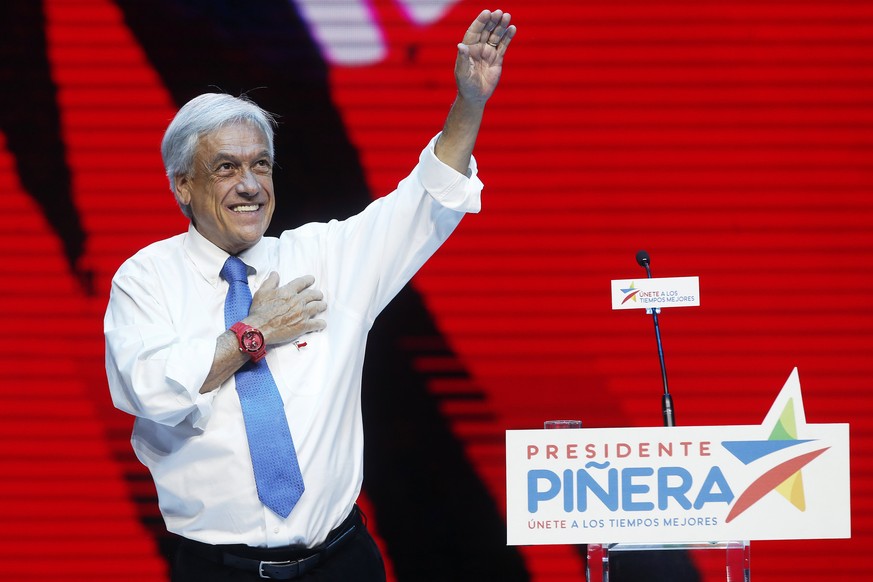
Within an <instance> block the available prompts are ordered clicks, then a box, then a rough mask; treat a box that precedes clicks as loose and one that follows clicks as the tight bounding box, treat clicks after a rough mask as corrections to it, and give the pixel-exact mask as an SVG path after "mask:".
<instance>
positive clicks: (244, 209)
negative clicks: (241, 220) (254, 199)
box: [233, 204, 259, 212]
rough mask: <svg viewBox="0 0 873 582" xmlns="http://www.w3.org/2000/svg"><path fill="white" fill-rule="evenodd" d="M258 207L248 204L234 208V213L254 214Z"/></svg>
mask: <svg viewBox="0 0 873 582" xmlns="http://www.w3.org/2000/svg"><path fill="white" fill-rule="evenodd" d="M258 208H259V206H258V205H257V204H248V205H246V206H234V207H233V211H234V212H255V211H256V210H257V209H258Z"/></svg>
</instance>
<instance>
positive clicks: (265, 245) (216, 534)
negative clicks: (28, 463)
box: [104, 138, 482, 547]
mask: <svg viewBox="0 0 873 582" xmlns="http://www.w3.org/2000/svg"><path fill="white" fill-rule="evenodd" d="M435 140H436V138H434V140H432V141H431V142H430V144H429V145H428V147H427V148H425V150H424V151H423V152H422V154H421V156H420V158H419V163H418V165H417V166H416V167H415V169H414V170H413V171H412V173H411V174H410V175H409V176H408V177H407V178H406V179H404V180H403V181H402V182H401V183H400V184H399V185H398V187H397V190H395V191H394V192H392V193H391V194H389V195H388V196H385V197H383V198H380V199H378V200H376V201H374V202H373V203H371V204H370V205H369V206H368V207H367V208H366V209H365V210H364V211H363V212H361V213H360V214H358V215H356V216H354V217H352V218H349V219H348V220H345V221H331V222H329V223H327V224H315V223H313V224H307V225H304V226H302V227H300V228H297V229H294V230H289V231H286V232H284V233H283V234H282V235H281V236H280V237H279V238H272V237H264V238H263V239H261V241H260V242H258V243H257V244H256V245H255V246H254V247H252V248H250V249H248V250H247V251H245V252H243V253H242V254H241V255H239V256H240V258H241V259H242V260H243V262H245V263H246V264H247V265H248V266H249V285H250V287H251V290H252V293H254V292H255V291H257V289H258V288H259V287H260V285H261V284H262V283H263V281H264V279H266V277H267V276H268V275H269V274H270V272H271V271H277V272H278V273H279V275H280V285H281V284H284V283H287V282H289V281H291V280H292V279H295V278H297V277H300V276H303V275H314V276H315V285H314V287H316V288H318V289H320V290H321V291H322V292H323V293H324V296H325V301H326V302H327V305H328V308H327V311H326V312H325V313H324V314H322V316H321V317H322V318H324V319H325V320H326V322H327V327H326V329H325V330H323V331H321V332H317V333H311V334H308V335H305V336H303V337H301V338H300V340H299V341H300V342H305V343H306V345H305V346H303V347H297V346H295V345H294V344H292V343H287V344H284V345H278V346H272V347H270V348H268V350H267V362H268V364H269V367H270V370H271V371H272V373H273V376H274V377H275V380H276V384H277V386H278V387H279V391H280V393H281V395H282V399H283V401H284V403H285V413H286V416H287V417H288V424H289V426H290V428H291V434H292V436H293V439H294V444H295V447H296V449H297V456H298V460H299V462H300V468H301V470H302V473H303V480H304V483H305V486H306V491H305V492H304V493H303V496H302V497H301V499H300V501H299V502H298V504H297V505H296V507H295V508H294V510H293V511H292V512H291V515H290V516H289V517H288V518H287V519H284V518H281V517H279V516H277V515H276V514H274V513H273V512H272V511H270V510H269V509H267V508H266V507H264V506H263V505H262V504H261V502H260V501H259V499H258V495H257V491H256V489H255V481H254V476H253V473H252V465H251V458H250V456H249V450H248V443H247V440H246V433H245V426H244V424H243V417H242V413H241V411H240V403H239V398H238V396H237V393H236V390H235V381H234V378H233V377H231V378H230V379H229V380H227V381H226V382H225V383H224V384H223V385H222V386H221V387H220V388H218V389H217V390H214V391H212V392H209V393H207V394H200V392H199V389H200V387H201V386H202V384H203V381H204V380H205V379H206V376H207V374H208V372H209V370H210V367H211V366H212V362H213V357H214V354H215V345H216V338H217V336H219V335H220V334H221V333H223V332H224V331H225V326H224V300H225V296H226V295H227V288H228V285H227V283H226V282H225V281H223V280H222V279H221V278H220V277H219V272H220V270H221V267H222V265H223V264H224V261H225V259H226V258H227V256H228V255H227V253H226V252H224V251H223V250H221V249H219V248H218V247H216V246H215V245H213V244H212V243H211V242H209V241H208V240H206V239H205V238H203V237H202V236H201V235H200V234H199V233H198V232H197V230H196V229H195V228H194V227H193V226H191V227H189V229H188V232H187V233H185V234H180V235H178V236H175V237H172V238H169V239H166V240H163V241H160V242H157V243H154V244H152V245H150V246H148V247H146V248H144V249H143V250H141V251H139V252H138V253H137V254H136V255H134V256H133V257H132V258H130V259H128V260H127V261H126V262H125V263H124V264H123V265H122V266H121V268H120V269H119V270H118V272H117V273H116V274H115V277H114V278H113V280H112V290H111V293H110V298H109V305H108V307H107V310H106V317H105V320H104V331H105V337H106V372H107V376H108V380H109V389H110V391H111V394H112V399H113V402H114V404H115V406H117V407H118V408H119V409H121V410H123V411H125V412H128V413H130V414H132V415H135V416H136V421H135V424H134V429H133V436H132V438H131V442H132V444H133V448H134V450H135V451H136V454H137V457H138V458H139V460H140V461H141V462H142V463H143V464H145V465H146V466H147V467H148V468H149V470H150V471H151V474H152V477H153V478H154V481H155V485H156V488H157V491H158V497H159V503H160V509H161V513H162V514H163V516H164V520H165V522H166V524H167V528H168V529H169V530H170V531H173V532H175V533H178V534H180V535H182V536H184V537H187V538H190V539H194V540H198V541H202V542H206V543H212V544H238V543H242V544H248V545H250V546H266V547H275V546H284V545H289V544H305V545H307V546H314V545H317V544H319V543H321V542H322V541H324V539H325V538H326V537H327V534H328V533H329V532H330V531H331V529H333V528H335V527H336V526H338V525H339V524H340V522H341V521H342V520H343V518H344V517H346V515H348V513H349V512H350V511H351V508H352V506H353V504H354V503H355V500H356V499H357V497H358V494H359V493H360V489H361V481H362V479H363V428H362V421H361V405H360V404H361V403H360V395H361V372H362V369H363V364H364V348H365V342H366V337H367V333H368V332H369V330H370V328H371V326H372V324H373V321H374V320H375V318H376V316H377V315H378V314H379V312H380V311H381V310H382V309H383V308H384V307H385V306H386V305H387V304H388V302H389V301H390V300H391V299H392V298H393V297H394V296H395V295H396V294H397V293H398V292H399V291H400V289H401V288H402V287H403V285H405V284H406V283H407V282H408V281H409V279H410V278H411V277H412V275H413V274H414V273H415V272H416V271H417V270H418V269H419V268H420V267H421V265H422V264H424V262H425V261H426V260H427V259H428V258H429V257H430V256H431V255H432V254H433V253H434V252H435V251H436V250H437V248H438V247H439V246H440V245H441V244H442V243H443V242H444V241H445V240H446V238H447V237H448V236H449V234H451V232H452V231H453V230H454V228H455V227H456V226H457V225H458V223H459V221H460V220H461V217H462V216H463V214H464V213H465V212H478V211H479V208H480V193H481V190H482V183H481V182H480V181H479V179H478V178H477V176H476V164H475V161H471V165H470V170H469V172H468V175H469V177H468V176H464V175H462V174H459V173H458V172H456V171H454V170H453V169H452V168H450V167H449V166H447V165H445V164H443V163H442V162H440V161H439V160H438V159H437V158H436V156H435V155H434V152H433V147H434V143H435ZM280 203H281V201H280Z"/></svg>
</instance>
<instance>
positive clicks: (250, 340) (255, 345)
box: [241, 330, 264, 352]
mask: <svg viewBox="0 0 873 582" xmlns="http://www.w3.org/2000/svg"><path fill="white" fill-rule="evenodd" d="M241 339H242V345H243V347H244V348H245V350H246V351H247V352H256V351H258V350H259V349H261V347H263V345H264V336H262V335H261V332H259V331H253V330H249V331H247V332H245V333H244V334H242V338H241Z"/></svg>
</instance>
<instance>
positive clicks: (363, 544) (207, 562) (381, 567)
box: [171, 508, 385, 582]
mask: <svg viewBox="0 0 873 582" xmlns="http://www.w3.org/2000/svg"><path fill="white" fill-rule="evenodd" d="M355 513H356V516H355V518H356V519H357V520H358V527H357V528H356V529H355V532H354V533H353V534H351V535H350V538H349V539H348V541H344V542H343V543H342V545H341V546H340V547H338V548H337V550H336V551H335V552H332V553H331V554H330V555H329V556H328V557H327V558H325V559H322V560H319V562H318V564H317V565H316V566H315V567H314V568H312V569H311V570H309V571H308V572H306V573H305V574H303V575H302V576H300V577H298V578H294V580H295V581H299V582H385V564H384V562H383V561H382V555H381V554H380V553H379V548H378V547H377V546H376V542H375V541H374V540H373V538H372V536H371V535H370V532H368V531H367V527H366V523H365V521H364V520H363V519H361V516H360V514H359V513H358V511H357V508H356V509H355ZM331 535H333V534H331ZM330 539H331V538H330V537H329V538H328V541H329V540H330ZM212 547H213V548H215V547H216V546H212ZM245 554H246V555H245V557H256V556H257V553H249V552H246V553H245ZM306 554H307V552H306V551H305V550H304V551H300V550H291V551H290V552H289V553H288V555H287V557H285V556H283V557H282V558H281V559H298V558H302V557H304V556H305V555H306ZM259 559H265V560H266V559H270V560H273V559H279V558H277V557H276V556H275V550H270V555H269V556H266V555H265V556H264V557H259ZM171 579H172V581H173V582H263V580H264V579H263V578H261V577H260V576H259V575H258V574H257V573H255V572H247V571H245V570H240V569H237V568H234V567H231V566H226V565H224V564H222V563H221V561H220V560H217V559H214V558H210V557H206V555H205V554H204V552H203V544H199V543H198V542H191V541H190V540H184V539H183V540H182V542H181V543H180V544H179V549H178V551H177V553H176V559H175V562H174V564H173V571H172V576H171Z"/></svg>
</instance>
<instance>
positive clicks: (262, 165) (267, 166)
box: [255, 159, 273, 172]
mask: <svg viewBox="0 0 873 582" xmlns="http://www.w3.org/2000/svg"><path fill="white" fill-rule="evenodd" d="M272 168H273V164H272V163H271V162H270V160H268V159H261V160H258V161H257V162H255V169H256V170H259V171H261V172H268V171H270V170H271V169H272Z"/></svg>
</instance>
